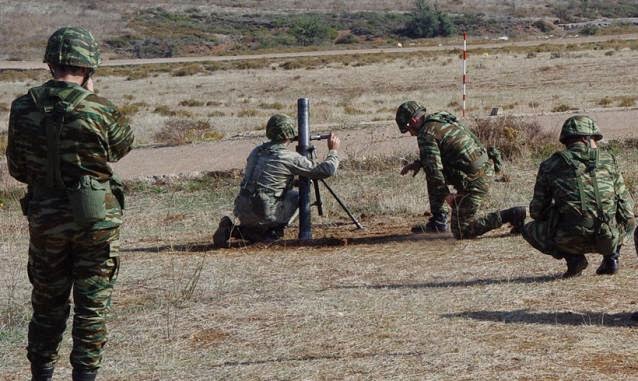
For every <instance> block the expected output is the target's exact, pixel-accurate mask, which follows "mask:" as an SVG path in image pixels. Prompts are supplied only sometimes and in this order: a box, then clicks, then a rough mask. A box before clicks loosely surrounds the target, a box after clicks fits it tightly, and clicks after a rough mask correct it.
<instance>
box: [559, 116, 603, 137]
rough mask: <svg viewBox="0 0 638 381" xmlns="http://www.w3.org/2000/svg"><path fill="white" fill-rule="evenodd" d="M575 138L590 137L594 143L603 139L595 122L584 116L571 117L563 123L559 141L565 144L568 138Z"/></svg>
mask: <svg viewBox="0 0 638 381" xmlns="http://www.w3.org/2000/svg"><path fill="white" fill-rule="evenodd" d="M577 136H591V137H592V138H593V139H594V140H596V141H598V140H600V139H602V138H603V135H602V134H601V133H600V130H599V129H598V125H597V124H596V122H594V121H593V120H592V119H591V118H590V117H588V116H584V115H577V116H572V117H571V118H569V119H567V120H566V121H565V123H563V128H562V129H561V131H560V138H559V140H560V142H561V143H563V144H565V142H566V141H567V140H568V139H569V138H571V137H577Z"/></svg>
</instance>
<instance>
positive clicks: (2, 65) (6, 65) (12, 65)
mask: <svg viewBox="0 0 638 381" xmlns="http://www.w3.org/2000/svg"><path fill="white" fill-rule="evenodd" d="M636 39H638V34H623V35H617V36H588V37H577V38H553V39H541V40H532V41H502V42H497V43H492V42H490V43H480V40H479V41H478V42H477V43H476V44H473V41H470V46H469V48H470V51H471V50H472V49H474V48H481V49H492V48H505V47H511V46H537V45H544V44H550V45H565V44H575V43H587V42H600V41H609V40H636ZM455 48H457V49H461V48H462V44H461V42H460V41H459V44H450V45H441V46H414V47H404V48H396V47H382V48H373V49H342V50H317V51H302V52H289V53H268V54H249V55H232V56H204V57H171V58H148V59H117V60H106V61H104V62H103V63H102V66H132V65H148V64H168V63H189V62H221V61H245V60H262V59H286V58H299V57H328V56H343V55H355V54H378V53H388V54H392V53H410V52H423V51H442V50H449V49H455ZM3 69H21V70H29V69H46V65H45V64H44V63H42V62H37V61H0V70H3Z"/></svg>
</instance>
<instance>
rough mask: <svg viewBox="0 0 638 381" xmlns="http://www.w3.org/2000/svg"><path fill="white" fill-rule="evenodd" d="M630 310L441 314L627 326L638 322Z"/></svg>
mask: <svg viewBox="0 0 638 381" xmlns="http://www.w3.org/2000/svg"><path fill="white" fill-rule="evenodd" d="M631 314H632V313H631V312H621V313H615V314H606V313H604V312H590V311H584V312H576V311H564V312H530V311H529V310H514V311H468V312H460V313H455V314H445V315H441V316H442V317H444V318H448V319H456V318H462V319H474V320H481V321H493V322H500V323H506V324H548V325H573V326H580V325H592V326H602V327H627V326H633V325H636V324H638V322H636V321H633V320H631Z"/></svg>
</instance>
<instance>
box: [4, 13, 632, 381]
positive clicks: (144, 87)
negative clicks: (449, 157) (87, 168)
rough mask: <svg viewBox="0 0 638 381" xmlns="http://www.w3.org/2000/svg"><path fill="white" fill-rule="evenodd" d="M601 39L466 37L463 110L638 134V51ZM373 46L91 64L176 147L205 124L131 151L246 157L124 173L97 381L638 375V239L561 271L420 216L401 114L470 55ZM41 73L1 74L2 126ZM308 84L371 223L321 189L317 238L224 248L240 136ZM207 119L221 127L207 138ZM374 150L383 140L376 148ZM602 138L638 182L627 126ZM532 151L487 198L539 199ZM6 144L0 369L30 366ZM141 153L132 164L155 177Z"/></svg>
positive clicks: (421, 191)
mask: <svg viewBox="0 0 638 381" xmlns="http://www.w3.org/2000/svg"><path fill="white" fill-rule="evenodd" d="M0 4H1V3H0ZM3 9H4V8H3ZM600 46H603V48H598V47H597V48H595V49H594V47H591V46H589V47H587V48H586V49H585V48H579V47H578V45H576V44H574V45H573V46H569V47H564V48H561V49H557V50H554V49H553V48H551V49H548V50H543V49H540V51H538V52H536V51H533V50H509V51H505V50H502V49H497V50H485V51H480V52H476V54H473V55H472V56H471V60H470V78H471V81H472V83H471V85H470V103H469V104H470V107H471V110H470V118H468V123H470V124H471V123H472V119H473V118H474V117H480V118H483V117H485V115H486V114H487V112H488V111H489V109H490V108H491V107H495V106H499V107H501V108H502V109H503V111H504V113H505V115H512V114H521V115H523V116H524V118H525V120H526V121H538V122H539V123H541V124H542V125H543V127H544V128H548V129H552V128H553V129H554V131H555V128H556V127H557V126H558V125H559V123H560V121H562V120H563V119H565V118H566V117H568V116H569V115H571V113H572V111H565V112H558V111H553V110H557V109H558V108H560V107H559V106H561V105H565V106H566V107H567V108H568V109H577V110H578V111H580V112H587V113H589V112H594V111H592V110H598V111H595V112H596V115H597V119H599V120H604V121H605V123H604V124H602V125H601V128H602V129H603V133H605V134H607V132H609V134H607V135H608V136H612V137H615V138H622V139H625V138H630V137H634V138H635V137H636V132H635V128H636V127H635V110H632V108H633V107H635V106H633V105H631V101H632V100H633V101H634V102H635V99H636V97H638V93H637V92H636V89H637V88H638V86H637V85H638V84H637V83H636V81H637V78H638V68H636V66H635V65H629V64H628V63H631V62H634V61H636V59H637V58H638V57H637V54H638V53H637V50H636V47H635V45H634V42H632V41H629V42H617V43H616V42H613V43H610V44H607V45H600ZM378 58H379V59H371V58H369V57H360V56H353V57H350V58H349V59H348V60H347V61H345V60H343V61H342V60H334V61H333V60H331V59H326V61H321V60H316V61H312V60H290V61H286V62H281V61H273V62H266V63H264V64H263V65H258V66H255V67H244V68H239V67H230V68H223V69H219V70H214V69H213V70H208V69H205V70H204V69H201V68H199V69H197V70H196V71H194V72H186V73H185V74H184V75H179V76H178V75H175V72H174V71H175V70H178V69H179V68H176V67H168V69H167V70H165V71H164V72H162V71H159V70H158V71H157V72H154V73H151V74H149V75H148V76H144V77H141V78H138V77H135V78H128V77H127V76H126V75H124V74H117V75H114V74H113V75H110V76H100V75H99V73H98V76H97V78H96V79H97V84H96V87H97V88H98V89H99V91H100V94H102V95H105V96H106V97H108V98H110V99H113V100H114V102H115V103H116V104H118V105H120V106H122V107H124V108H125V110H127V114H128V115H129V117H130V118H131V122H132V125H133V126H134V128H135V132H136V135H137V136H138V144H141V145H146V144H163V143H165V142H164V141H163V139H165V137H166V136H167V135H166V133H167V132H166V127H167V126H169V127H170V126H173V128H178V127H176V126H180V125H181V124H180V123H179V120H182V121H183V122H184V123H182V124H183V125H185V126H187V127H188V128H187V129H186V130H187V131H182V132H184V135H180V136H177V138H180V139H183V140H188V139H189V138H188V137H189V136H192V134H193V133H195V132H201V131H202V129H205V130H206V131H205V132H208V133H210V134H211V135H204V134H203V133H202V134H201V135H198V136H197V138H196V139H194V140H196V143H198V144H195V145H190V144H185V145H180V146H175V147H169V148H167V149H166V150H164V151H159V150H157V151H155V152H160V153H161V154H160V155H158V156H152V155H151V154H148V152H150V151H143V150H140V151H137V152H141V155H142V156H144V155H145V153H146V154H147V156H148V157H147V158H148V160H151V161H152V162H153V163H155V164H156V166H163V165H166V166H167V168H169V169H170V165H171V164H170V163H171V162H177V161H178V159H179V158H181V157H185V156H187V155H188V154H189V152H190V153H192V152H194V151H198V152H201V154H202V155H209V156H211V155H215V154H218V152H222V151H214V150H212V149H210V148H211V147H213V145H215V146H219V147H225V148H224V149H225V151H223V152H224V154H223V155H228V156H229V157H230V156H232V158H230V159H229V160H234V161H233V162H232V163H233V165H232V166H230V167H227V168H224V169H226V170H228V169H235V171H230V172H227V171H225V172H222V173H216V174H214V175H211V176H204V177H201V176H196V177H195V178H193V179H180V178H178V177H163V178H159V179H155V180H153V179H144V180H136V181H133V180H130V181H128V183H127V185H128V190H129V192H128V195H129V198H128V204H129V205H130V207H129V209H128V210H127V211H126V215H125V220H126V224H125V226H124V228H123V230H122V249H121V250H122V269H121V272H120V278H119V280H118V285H117V286H116V288H115V292H114V295H113V310H112V316H111V318H110V322H109V329H110V341H109V343H108V344H107V347H106V354H105V362H104V367H103V369H102V371H101V373H100V376H99V377H100V379H102V380H132V379H135V380H184V379H192V380H210V379H231V380H234V379H267V380H271V379H278V380H297V379H312V380H327V379H330V380H332V379H350V380H359V379H362V380H363V379H428V380H450V379H453V380H496V379H502V380H505V379H507V380H511V379H514V380H571V379H579V380H618V379H623V380H625V379H627V380H631V379H638V368H637V367H636V360H637V359H638V347H636V345H635V343H636V341H637V340H638V333H637V331H636V328H635V325H636V323H634V322H633V321H631V319H630V314H631V313H632V312H634V311H636V310H638V306H637V301H638V300H637V299H636V297H635V295H634V293H633V291H632V290H633V289H635V287H636V274H637V273H638V259H636V256H635V253H634V252H633V250H632V247H633V246H632V244H633V243H632V242H628V244H627V245H626V246H625V247H624V248H623V255H622V257H621V263H622V265H621V266H622V268H621V272H620V273H619V274H618V275H616V276H613V277H600V276H596V275H594V270H595V268H596V267H597V266H598V263H599V259H600V257H598V256H595V255H590V256H589V259H590V263H591V265H590V268H589V269H587V270H586V274H585V275H584V276H582V277H580V278H576V279H571V280H561V279H560V278H559V276H560V274H561V273H562V272H563V271H564V264H563V263H561V262H558V261H556V260H554V259H552V258H550V257H548V256H544V255H542V254H539V253H537V252H535V251H534V250H533V249H532V248H531V247H530V246H529V245H527V244H526V243H525V242H524V241H523V240H522V238H520V237H518V236H511V235H509V234H508V229H507V228H503V229H501V230H498V231H496V232H493V233H491V234H489V235H487V236H485V237H482V238H480V239H476V240H469V241H454V240H453V239H452V238H451V237H450V236H447V235H444V236H431V235H413V234H411V233H410V226H411V224H413V223H416V222H422V221H423V220H424V218H426V217H425V216H424V214H425V213H426V212H427V211H428V210H429V206H428V204H427V201H426V200H427V195H426V191H425V183H424V178H423V176H422V175H419V176H418V177H416V178H411V177H409V176H407V177H401V176H400V175H399V174H398V171H399V168H400V166H401V159H405V158H408V159H410V158H413V156H414V154H415V147H414V139H413V138H407V137H403V138H400V135H399V133H398V131H396V126H395V125H393V122H392V119H393V117H394V110H395V108H396V106H397V105H398V104H399V103H400V102H401V101H403V100H406V99H409V98H414V99H418V100H420V101H422V102H423V103H424V104H426V105H427V106H428V108H429V109H430V110H441V109H447V110H450V111H454V112H458V103H455V102H458V99H459V86H458V79H459V71H460V61H459V59H458V52H454V53H451V52H437V53H435V54H424V55H414V56H406V55H398V56H389V55H388V56H386V55H382V56H380V57H378ZM202 65H205V64H202ZM131 72H134V70H133V69H131ZM42 79H43V78H30V77H21V78H18V79H16V80H15V81H14V80H11V79H6V80H3V81H2V82H0V133H1V132H3V131H5V130H6V123H7V110H6V107H7V106H8V104H9V103H10V101H11V100H12V99H13V98H14V97H15V96H16V95H18V94H22V93H24V92H25V91H26V89H27V88H28V87H29V86H33V85H35V84H36V83H38V82H39V81H40V80H42ZM301 96H308V97H310V98H311V102H312V103H311V107H312V108H311V115H312V117H311V121H312V126H313V127H315V128H316V130H317V131H318V130H322V131H324V130H328V129H338V130H339V134H341V135H342V136H344V137H346V138H344V141H346V143H347V144H345V145H344V149H343V150H342V151H343V152H344V153H345V156H346V159H348V160H347V161H346V162H345V163H344V168H343V170H342V171H341V172H340V173H339V175H338V176H337V177H335V178H334V179H330V180H329V183H330V184H331V185H332V186H333V187H334V188H335V190H336V191H337V192H338V193H339V194H340V196H342V197H343V199H344V200H345V201H346V203H347V204H348V205H349V206H350V207H351V208H352V210H353V212H354V213H355V215H356V216H357V217H359V218H360V219H361V221H362V222H363V224H364V225H365V226H366V230H364V231H357V230H355V229H353V227H352V226H351V225H349V224H348V220H347V218H346V217H345V216H344V215H343V213H342V212H341V211H340V209H338V206H337V205H336V204H335V202H334V200H332V199H331V198H330V197H329V196H328V195H327V193H326V192H324V193H325V195H324V198H325V200H324V201H325V202H326V206H325V208H326V210H327V211H328V215H327V216H325V217H322V218H320V217H318V216H313V219H314V221H315V223H316V227H315V230H314V238H315V239H316V240H315V241H314V242H312V243H311V244H310V245H308V246H307V247H305V246H300V245H298V243H297V242H296V241H295V240H294V238H295V236H296V228H294V227H293V228H291V229H290V230H289V231H288V232H287V235H286V237H285V238H286V239H285V240H283V241H282V242H279V243H276V244H273V245H257V246H245V245H242V244H241V243H234V245H233V246H232V248H230V249H214V248H213V247H212V245H211V235H212V232H213V231H214V229H215V227H216V224H217V221H218V220H219V218H220V217H221V216H222V215H223V214H224V213H227V212H228V211H229V210H230V209H232V200H233V198H234V195H235V194H236V192H237V188H238V184H239V181H240V175H239V172H238V171H237V169H238V168H240V167H241V166H242V160H243V158H244V157H245V152H243V151H242V150H239V149H238V147H240V146H241V147H245V148H246V149H249V147H250V146H251V145H252V144H255V143H256V142H257V141H258V140H260V139H262V138H263V124H264V123H265V121H266V119H267V118H268V116H269V115H270V114H272V113H274V112H288V113H290V114H294V102H295V100H296V99H297V98H299V97H301ZM609 110H613V111H609ZM610 115H613V118H612V117H609V116H610ZM607 117H608V119H605V118H607ZM176 120H177V121H178V122H176ZM364 122H365V123H364ZM199 123H202V124H199ZM162 132H164V134H161V133H162ZM213 132H216V133H217V135H212V133H213ZM188 133H190V134H191V135H188ZM349 135H350V136H352V138H348V137H347V136H349ZM211 136H214V137H215V140H216V139H219V138H220V137H221V141H216V142H209V143H202V142H203V141H206V140H207V137H211ZM354 137H356V138H354ZM362 137H363V138H362ZM1 138H2V135H0V139H1ZM171 138H172V139H175V138H176V137H175V136H171ZM246 139H248V140H246ZM250 139H252V140H250ZM348 139H350V140H348ZM0 143H2V141H1V140H0ZM377 146H385V147H388V149H387V150H384V151H382V152H379V153H378V155H377V156H372V157H370V156H369V155H368V153H369V152H372V151H374V147H377ZM392 147H393V148H394V149H391V148H392ZM220 149H221V148H220ZM610 149H612V150H614V151H615V152H616V153H617V156H618V160H619V163H620V165H621V167H622V169H623V172H624V174H625V178H626V180H627V184H628V186H629V188H630V189H631V190H632V192H634V195H637V193H636V191H638V175H636V173H637V169H638V155H637V154H636V150H635V140H630V139H627V141H626V143H625V144H619V143H614V144H613V145H612V146H611V148H610ZM169 153H172V154H171V155H169ZM134 154H136V152H134V153H133V154H132V156H133V155H134ZM219 155H220V156H219V159H218V161H220V162H221V161H224V160H226V159H225V158H224V157H223V155H222V154H219ZM162 156H164V157H162ZM523 156H524V157H523V158H518V159H517V160H516V161H515V162H510V163H508V173H509V175H510V177H511V179H510V182H504V183H503V182H495V183H493V184H492V190H491V195H490V197H489V199H488V201H487V203H486V205H485V210H486V211H487V210H493V209H496V208H503V207H509V206H513V205H525V204H527V203H528V202H529V199H530V197H531V194H532V187H533V183H534V176H535V173H536V170H537V165H538V162H539V160H540V157H539V156H538V155H532V154H529V155H523ZM213 158H215V157H214V156H213ZM2 160H3V159H2V158H0V204H3V205H0V215H1V216H2V217H1V218H0V379H2V380H23V379H26V378H27V377H28V372H29V369H28V361H27V360H26V354H25V350H24V347H25V345H26V332H27V324H28V319H29V318H30V304H29V293H30V285H29V283H28V279H27V276H26V262H27V255H26V253H27V245H28V244H27V242H28V237H27V225H26V221H25V219H24V218H23V217H22V216H21V215H20V213H19V209H18V204H17V198H18V197H19V195H20V193H21V190H20V189H17V190H16V189H15V188H14V185H13V184H12V183H10V182H8V174H7V173H6V167H5V165H4V163H1V161H2ZM161 160H163V161H161ZM163 162H165V163H168V164H161V163H163ZM131 163H132V162H131ZM121 165H127V164H126V159H125V160H124V161H123V162H122V164H121ZM131 167H137V165H131ZM129 168H130V167H129ZM142 168H145V167H142V166H139V167H137V171H138V172H135V170H131V172H130V173H131V175H130V176H127V178H129V179H133V178H136V177H139V176H144V173H140V171H142ZM165 169H166V168H163V170H165ZM209 169H210V170H212V169H214V168H213V165H212V164H211V168H209ZM144 171H146V170H145V169H144ZM171 172H175V171H170V170H169V171H168V173H171ZM176 172H180V173H182V172H183V171H182V170H179V171H176ZM61 351H62V352H61V355H62V356H61V362H60V364H59V365H60V366H59V367H58V369H57V370H56V376H57V377H60V378H68V377H69V375H70V372H71V369H70V367H69V365H68V362H67V359H68V355H69V351H70V335H69V333H68V332H67V334H66V336H65V338H64V340H63V344H62V349H61Z"/></svg>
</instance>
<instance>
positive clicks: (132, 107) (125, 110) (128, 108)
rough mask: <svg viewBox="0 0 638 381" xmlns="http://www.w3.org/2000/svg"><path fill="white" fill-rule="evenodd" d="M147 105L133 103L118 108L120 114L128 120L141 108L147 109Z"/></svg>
mask: <svg viewBox="0 0 638 381" xmlns="http://www.w3.org/2000/svg"><path fill="white" fill-rule="evenodd" d="M147 106H148V104H147V103H145V102H135V103H126V104H123V105H122V106H120V107H119V108H118V110H119V111H120V113H122V115H124V116H125V117H126V118H130V117H132V116H133V115H135V114H137V113H138V112H139V111H140V110H141V109H142V108H144V107H147Z"/></svg>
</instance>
